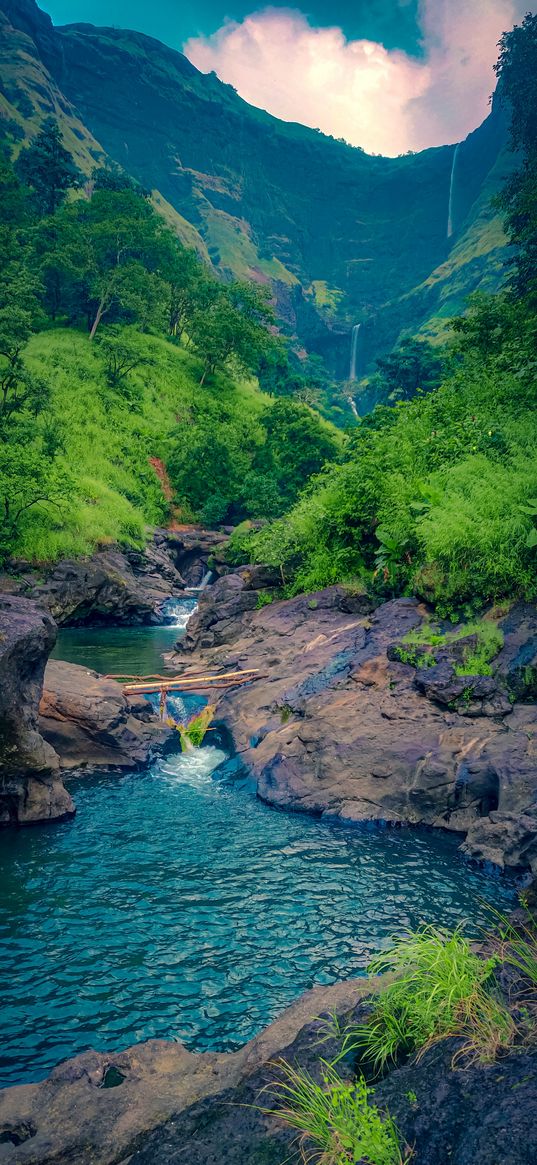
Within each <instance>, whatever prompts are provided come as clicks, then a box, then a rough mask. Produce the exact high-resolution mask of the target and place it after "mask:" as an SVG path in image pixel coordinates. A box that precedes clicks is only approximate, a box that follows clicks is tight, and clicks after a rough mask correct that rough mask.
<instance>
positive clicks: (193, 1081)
mask: <svg viewBox="0 0 537 1165" xmlns="http://www.w3.org/2000/svg"><path fill="white" fill-rule="evenodd" d="M368 990H370V987H369V982H368V980H367V979H358V980H348V981H346V982H341V983H336V984H334V986H332V987H315V988H313V990H311V991H309V992H307V993H306V994H305V995H303V996H301V998H300V999H298V1000H297V1001H296V1003H294V1004H293V1005H292V1006H291V1007H289V1008H288V1009H287V1010H286V1011H284V1013H283V1014H282V1015H281V1016H280V1018H279V1019H277V1020H276V1021H275V1023H273V1024H271V1026H270V1027H268V1028H266V1029H265V1030H264V1031H263V1032H261V1034H260V1035H259V1036H257V1037H256V1038H255V1039H253V1040H251V1041H250V1042H249V1043H248V1044H245V1045H244V1047H242V1048H240V1049H239V1051H237V1052H233V1053H202V1054H199V1055H196V1054H193V1053H191V1052H188V1051H187V1050H186V1048H184V1047H183V1045H182V1044H181V1043H176V1042H173V1041H172V1040H148V1041H147V1042H146V1043H142V1044H136V1045H135V1046H134V1047H132V1048H127V1049H126V1050H125V1051H123V1052H117V1053H100V1052H93V1051H89V1052H84V1053H82V1055H80V1056H76V1057H75V1058H74V1059H72V1060H66V1061H65V1062H64V1063H63V1064H60V1065H58V1067H57V1068H55V1069H54V1071H53V1072H51V1074H50V1076H48V1077H47V1079H46V1080H43V1081H42V1082H41V1083H39V1084H23V1085H19V1086H15V1087H13V1088H6V1089H3V1090H1V1091H0V1165H4V1163H5V1165H60V1162H61V1163H63V1162H66V1163H67V1162H73V1165H74V1163H75V1162H76V1165H117V1163H119V1162H123V1161H125V1160H126V1159H129V1157H130V1154H132V1153H133V1152H134V1151H135V1150H136V1149H137V1148H138V1147H139V1146H140V1145H141V1144H143V1141H144V1140H145V1137H146V1135H147V1134H148V1132H150V1131H151V1130H153V1129H157V1128H158V1127H159V1126H161V1125H162V1124H164V1122H167V1121H168V1120H170V1119H172V1118H173V1117H174V1116H176V1115H177V1114H179V1113H181V1112H182V1111H185V1110H188V1109H189V1108H190V1107H191V1106H192V1105H195V1104H197V1103H199V1102H200V1101H203V1100H205V1099H206V1098H209V1097H212V1096H215V1095H216V1094H218V1093H224V1092H227V1090H229V1089H232V1088H234V1087H236V1086H237V1085H239V1084H240V1082H241V1081H242V1080H244V1079H245V1078H246V1077H247V1076H249V1075H250V1074H251V1073H253V1072H255V1071H256V1070H257V1069H258V1068H259V1067H260V1066H261V1065H263V1064H266V1063H268V1062H270V1061H271V1060H272V1059H273V1058H274V1057H275V1056H277V1055H278V1054H279V1053H280V1052H281V1050H282V1049H283V1048H285V1047H286V1046H287V1045H289V1044H291V1043H292V1041H293V1040H294V1039H295V1038H296V1036H297V1034H298V1032H299V1031H300V1030H301V1029H302V1028H303V1027H304V1025H306V1024H308V1023H311V1020H312V1018H313V1017H314V1016H317V1015H319V1014H320V1013H321V1012H328V1011H342V1012H344V1011H348V1010H349V1009H350V1008H351V1007H353V1006H355V1004H356V1001H357V999H360V998H362V997H363V996H364V994H366V993H367V992H368ZM118 1081H119V1083H118ZM114 1085H115V1086H114ZM183 1148H184V1146H183ZM154 1160H155V1162H156V1161H157V1160H159V1158H158V1155H157V1156H156V1157H155V1158H154ZM183 1161H184V1162H186V1161H188V1162H190V1158H189V1157H188V1156H186V1157H184V1158H183Z"/></svg>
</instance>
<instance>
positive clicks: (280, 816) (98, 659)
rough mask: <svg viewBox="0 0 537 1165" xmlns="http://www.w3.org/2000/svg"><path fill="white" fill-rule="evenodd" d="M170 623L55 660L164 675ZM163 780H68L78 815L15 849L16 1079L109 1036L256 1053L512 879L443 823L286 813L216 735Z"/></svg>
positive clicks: (9, 848) (61, 645)
mask: <svg viewBox="0 0 537 1165" xmlns="http://www.w3.org/2000/svg"><path fill="white" fill-rule="evenodd" d="M193 607H194V601H193V600H186V601H185V603H180V604H178V605H177V608H176V625H175V626H167V627H145V628H132V627H127V628H119V629H104V628H101V629H98V630H89V629H80V630H64V631H61V632H60V635H59V640H58V644H57V646H56V649H55V655H56V656H57V657H59V658H62V659H67V660H70V661H72V662H74V663H81V664H85V665H86V666H89V667H91V668H95V669H97V670H99V671H101V672H105V673H106V672H112V673H114V672H115V673H118V672H133V673H137V674H147V673H149V672H154V671H155V670H156V671H159V670H161V667H162V661H161V652H163V651H165V650H169V649H170V647H171V646H172V644H173V642H174V641H175V640H176V639H177V637H178V634H180V629H181V627H182V628H184V626H185V625H186V620H187V618H188V616H189V615H190V613H191V611H192V609H193ZM206 739H207V740H208V742H209V743H208V744H207V746H206V747H203V748H201V749H197V750H194V751H192V752H189V753H186V754H181V753H177V754H172V755H171V756H168V757H167V758H166V759H164V760H160V761H159V762H158V763H156V764H155V765H154V766H153V767H152V768H151V769H149V770H147V771H145V772H134V773H129V774H126V775H123V776H118V775H117V774H109V773H96V774H94V775H91V776H81V777H78V778H75V777H72V778H70V779H68V781H67V784H68V786H69V788H70V790H71V792H72V794H73V797H74V799H75V802H76V805H77V814H76V817H74V818H73V819H72V820H70V821H66V822H64V823H61V824H55V825H49V826H41V827H39V828H34V829H21V830H19V831H15V830H14V831H5V832H4V834H3V836H2V839H1V846H0V944H1V946H2V951H3V954H2V958H1V960H0V997H1V998H2V1001H3V1025H2V1026H3V1030H2V1040H1V1048H0V1086H5V1085H8V1084H15V1083H25V1082H28V1081H32V1080H39V1079H41V1078H43V1077H44V1076H45V1075H47V1073H48V1072H49V1071H50V1070H51V1068H53V1067H54V1066H55V1065H56V1064H57V1063H58V1062H59V1061H60V1060H63V1059H65V1058H67V1057H70V1056H74V1055H76V1054H77V1053H78V1052H81V1051H84V1050H85V1049H87V1048H90V1047H93V1048H96V1049H98V1050H100V1051H113V1050H118V1049H122V1048H125V1047H127V1046H128V1045H130V1044H133V1043H136V1042H137V1041H140V1040H145V1039H148V1038H150V1037H153V1036H158V1037H163V1038H168V1039H180V1040H182V1041H184V1042H185V1044H186V1045H187V1046H188V1047H189V1048H190V1049H191V1050H194V1051H206V1050H218V1051H226V1050H231V1049H234V1048H236V1047H238V1046H239V1045H240V1044H242V1043H244V1041H246V1040H248V1039H250V1038H251V1037H252V1036H254V1035H255V1034H256V1033H257V1032H259V1031H260V1029H261V1028H263V1027H264V1026H266V1024H268V1023H270V1022H271V1020H273V1019H274V1018H275V1017H276V1016H277V1015H278V1014H279V1012H281V1011H282V1009H283V1008H284V1007H285V1006H286V1005H287V1004H289V1003H290V1002H291V1001H292V1000H293V999H295V998H296V997H297V996H298V995H299V994H300V993H301V992H303V991H305V990H306V989H307V988H308V987H311V986H312V985H313V984H314V983H331V982H333V981H334V980H336V979H340V978H345V977H348V976H352V975H356V974H361V973H363V972H364V970H365V968H366V966H367V964H368V962H369V960H370V958H371V957H372V955H373V954H374V953H375V952H377V951H378V950H380V949H382V948H383V947H385V946H387V945H389V939H390V936H391V935H393V934H394V933H399V934H400V933H401V932H402V931H404V930H405V929H406V928H408V927H415V926H416V925H417V924H418V923H420V922H422V921H426V922H433V923H438V924H443V925H446V926H452V925H454V924H456V923H457V922H459V921H460V920H466V922H467V924H468V928H469V931H470V933H473V934H477V933H479V930H480V927H481V926H482V924H483V923H484V922H485V921H486V919H487V904H492V905H493V906H496V907H498V908H505V907H508V906H509V904H510V903H511V902H512V901H513V900H514V896H515V895H514V889H513V886H512V885H511V884H510V883H509V882H508V881H506V880H504V879H503V878H501V877H494V876H491V875H490V874H487V873H485V872H483V871H481V870H476V869H472V868H471V867H470V866H469V865H467V864H466V863H465V862H464V860H463V858H462V857H461V855H460V854H459V853H458V852H457V846H458V844H459V840H460V839H457V838H455V837H453V836H451V835H448V834H444V833H442V832H440V831H426V830H410V829H407V830H386V829H384V830H382V829H368V828H360V827H354V828H353V827H344V826H338V825H337V824H326V823H324V822H321V821H318V820H315V819H314V818H311V817H307V816H305V815H302V814H291V813H282V812H278V811H276V810H274V809H271V808H270V807H269V806H267V805H265V804H263V803H262V802H261V801H259V800H258V799H257V798H256V796H255V790H254V788H253V785H252V782H251V781H250V780H249V779H248V777H247V775H245V773H244V770H241V768H240V767H239V766H238V764H237V762H236V760H234V759H233V758H232V757H229V756H227V755H226V752H225V751H224V750H223V747H222V746H221V742H220V741H219V738H218V737H216V741H217V745H215V743H211V739H212V740H213V741H214V740H215V737H211V735H210V734H209V735H208V736H207V738H206Z"/></svg>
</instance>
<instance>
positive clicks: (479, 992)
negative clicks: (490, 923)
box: [338, 926, 514, 1073]
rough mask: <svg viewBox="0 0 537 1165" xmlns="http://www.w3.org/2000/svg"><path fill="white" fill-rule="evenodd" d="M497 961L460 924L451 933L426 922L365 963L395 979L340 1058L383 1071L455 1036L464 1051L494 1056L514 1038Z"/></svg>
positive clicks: (355, 1030)
mask: <svg viewBox="0 0 537 1165" xmlns="http://www.w3.org/2000/svg"><path fill="white" fill-rule="evenodd" d="M498 962H499V958H498V956H496V955H494V956H493V957H491V958H489V959H481V958H479V956H478V955H476V954H475V953H474V952H473V951H472V949H471V946H470V942H469V940H468V939H467V938H466V937H465V936H464V934H463V933H462V930H461V927H458V928H457V929H456V930H455V931H453V932H448V931H444V930H440V929H436V928H435V927H432V926H423V927H421V928H420V930H418V931H417V932H416V933H415V934H410V935H408V936H406V937H404V938H401V939H398V940H397V941H396V942H395V943H394V945H393V947H392V948H391V949H390V950H389V951H386V952H384V953H383V954H381V955H379V956H378V957H377V958H376V959H374V960H373V962H372V963H371V966H370V967H369V971H370V972H371V973H372V974H383V973H385V972H390V973H391V974H393V975H394V976H395V978H394V980H393V982H391V983H389V984H388V985H387V986H385V987H384V988H383V989H382V991H381V992H380V993H379V994H378V996H377V997H376V1000H375V1005H374V1009H373V1013H372V1015H371V1016H370V1018H369V1019H368V1020H367V1021H366V1022H365V1023H363V1024H361V1025H359V1026H356V1027H354V1028H351V1029H349V1030H348V1031H347V1032H346V1034H345V1037H344V1039H343V1043H342V1050H341V1053H340V1057H338V1058H342V1057H343V1056H346V1055H348V1054H349V1053H351V1052H354V1053H359V1055H360V1056H361V1058H362V1060H363V1061H364V1063H368V1064H370V1065H371V1068H372V1069H373V1071H374V1072H375V1073H381V1072H382V1071H383V1070H384V1069H385V1068H386V1066H387V1065H388V1064H390V1063H395V1062H396V1061H397V1060H398V1059H399V1058H400V1057H401V1056H406V1055H410V1054H412V1053H416V1052H420V1050H425V1048H426V1047H428V1046H430V1044H431V1043H433V1042H435V1041H436V1040H438V1039H444V1038H446V1037H448V1036H456V1035H459V1036H462V1037H463V1038H464V1041H465V1043H464V1048H463V1051H464V1052H465V1053H466V1054H468V1055H470V1056H473V1057H475V1058H478V1059H482V1060H484V1061H487V1060H489V1059H490V1058H492V1059H493V1058H494V1054H495V1049H498V1048H499V1047H500V1046H501V1047H506V1046H507V1045H508V1044H509V1043H510V1042H511V1041H512V1039H513V1037H514V1024H513V1023H512V1021H511V1017H510V1016H509V1013H508V1012H507V1009H506V1008H505V1007H504V1005H503V1003H502V1002H501V1001H500V1000H499V999H498V997H497V995H496V992H495V989H494V982H493V980H492V973H493V971H494V969H495V967H496V966H497V964H498ZM461 1054H462V1052H461Z"/></svg>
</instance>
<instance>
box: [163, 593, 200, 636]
mask: <svg viewBox="0 0 537 1165" xmlns="http://www.w3.org/2000/svg"><path fill="white" fill-rule="evenodd" d="M198 590H201V587H196V592H197V591H198ZM196 608H197V603H196V600H195V598H194V597H193V596H192V595H191V593H190V589H189V591H188V594H187V597H186V598H184V599H180V598H176V599H165V601H164V602H163V604H162V606H161V608H160V614H161V617H162V621H163V623H164V625H165V626H168V627H177V628H178V629H179V630H181V631H184V630H185V628H186V625H187V623H188V620H189V619H190V618H191V617H192V615H193V614H194V612H195V611H196Z"/></svg>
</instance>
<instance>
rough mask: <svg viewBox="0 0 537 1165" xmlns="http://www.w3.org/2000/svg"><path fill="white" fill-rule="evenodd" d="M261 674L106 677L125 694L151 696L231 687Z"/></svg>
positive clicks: (249, 671) (247, 671)
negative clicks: (120, 684) (115, 683)
mask: <svg viewBox="0 0 537 1165" xmlns="http://www.w3.org/2000/svg"><path fill="white" fill-rule="evenodd" d="M261 675H262V673H261V672H260V670H259V668H247V669H245V670H244V671H235V672H220V673H219V674H218V675H209V676H205V675H184V676H159V675H150V676H127V675H108V676H106V679H109V680H118V681H119V682H120V683H122V685H123V692H124V694H125V695H126V696H151V695H153V694H154V693H160V695H163V696H166V695H167V694H168V693H169V692H203V691H212V689H213V688H233V687H235V686H236V685H240V684H248V683H251V681H252V680H256V679H260V678H261Z"/></svg>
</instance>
